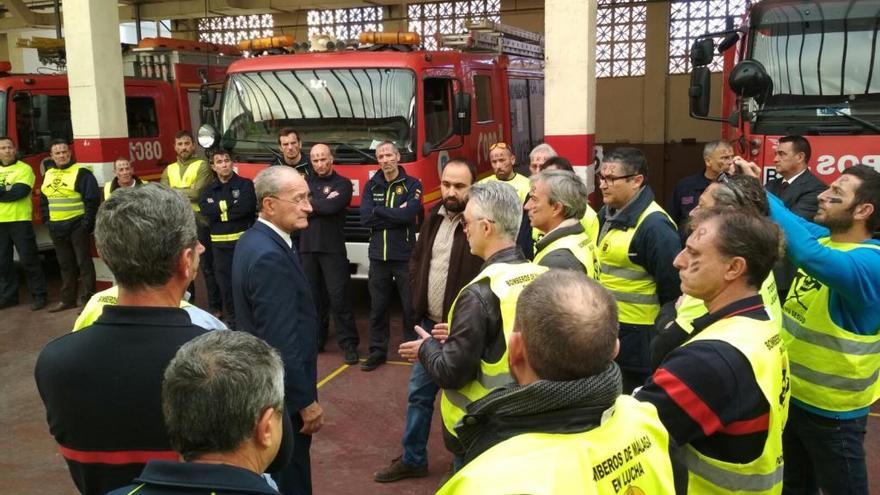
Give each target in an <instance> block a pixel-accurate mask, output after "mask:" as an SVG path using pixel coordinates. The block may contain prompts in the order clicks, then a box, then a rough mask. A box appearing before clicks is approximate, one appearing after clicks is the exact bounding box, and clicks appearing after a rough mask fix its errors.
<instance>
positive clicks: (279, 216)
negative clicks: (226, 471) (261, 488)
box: [232, 167, 324, 495]
mask: <svg viewBox="0 0 880 495" xmlns="http://www.w3.org/2000/svg"><path fill="white" fill-rule="evenodd" d="M254 186H255V189H256V193H257V210H258V211H259V218H258V219H257V222H256V223H255V224H254V226H253V227H251V228H250V229H249V230H248V231H247V232H245V234H244V235H243V236H242V237H241V238H240V239H239V240H238V244H237V245H236V247H235V255H234V257H233V260H232V287H233V294H232V297H233V300H234V302H235V315H236V325H237V326H238V328H239V329H240V330H244V331H246V332H249V333H252V334H254V335H256V336H257V337H260V338H262V339H263V340H265V341H266V342H268V343H269V344H271V345H272V346H273V347H275V348H276V349H278V352H279V353H280V354H281V358H282V360H283V361H284V402H285V408H286V409H287V410H288V411H289V412H290V417H291V420H292V422H293V426H294V431H295V432H297V433H296V435H295V438H294V450H293V458H292V459H291V462H290V464H289V465H288V466H287V467H286V468H283V469H282V470H281V472H280V473H278V475H277V479H278V484H279V487H280V489H281V493H284V494H296V495H308V494H311V493H312V482H311V466H310V460H309V446H310V445H311V435H312V434H313V433H316V432H317V431H318V430H320V429H321V426H322V425H323V424H324V411H323V410H322V409H321V406H320V405H319V404H318V401H317V398H318V392H317V386H316V385H317V361H318V355H317V354H318V347H317V342H316V339H317V328H318V320H317V316H316V313H315V304H314V302H313V300H312V291H311V286H310V284H309V281H308V279H307V278H306V274H305V272H304V271H303V268H302V265H300V261H299V254H298V253H297V252H296V248H295V247H294V246H293V243H292V241H291V237H290V234H291V233H292V232H294V231H297V230H302V229H304V228H306V227H307V226H308V216H309V213H311V212H312V207H311V205H310V203H309V187H308V185H306V181H305V179H303V178H302V177H301V176H300V175H299V173H297V172H296V170H294V169H292V168H288V167H269V168H267V169H265V170H263V171H262V172H260V173H259V174H258V175H257V177H256V179H255V180H254ZM296 412H299V414H295V413H296Z"/></svg>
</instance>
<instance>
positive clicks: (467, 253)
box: [409, 201, 483, 323]
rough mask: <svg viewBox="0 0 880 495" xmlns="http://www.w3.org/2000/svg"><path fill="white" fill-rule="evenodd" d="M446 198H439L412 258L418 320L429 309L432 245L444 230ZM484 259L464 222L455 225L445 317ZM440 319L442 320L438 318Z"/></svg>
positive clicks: (414, 301) (414, 313)
mask: <svg viewBox="0 0 880 495" xmlns="http://www.w3.org/2000/svg"><path fill="white" fill-rule="evenodd" d="M442 204H443V203H442V202H439V201H438V202H437V204H436V205H434V207H433V208H431V211H430V212H429V213H428V218H426V219H425V221H424V222H422V228H421V229H420V230H419V240H418V241H417V242H416V245H415V247H414V248H413V252H412V255H411V256H410V260H409V283H410V288H411V289H412V305H413V316H414V317H415V321H416V323H421V321H422V320H423V319H424V318H425V316H426V315H427V313H428V274H429V273H430V271H431V249H432V247H433V246H434V237H436V235H437V231H438V230H440V224H441V223H443V217H442V216H440V214H439V213H438V211H439V210H440V206H442ZM482 265H483V260H481V259H480V258H479V257H477V256H474V255H472V254H471V248H470V246H469V245H468V242H467V237H466V236H465V234H464V229H462V227H461V225H458V226H456V227H455V238H454V239H453V240H452V253H451V254H450V256H449V272H448V276H447V278H446V292H445V293H444V295H443V321H446V316H447V315H448V314H449V308H450V307H451V306H452V301H454V300H455V296H457V295H458V291H460V290H461V288H462V287H464V286H465V285H467V283H468V282H470V281H471V280H473V278H474V277H476V276H477V274H478V273H480V267H481V266H482ZM438 323H439V322H438Z"/></svg>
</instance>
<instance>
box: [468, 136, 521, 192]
mask: <svg viewBox="0 0 880 495" xmlns="http://www.w3.org/2000/svg"><path fill="white" fill-rule="evenodd" d="M489 162H490V163H491V165H492V171H493V172H494V174H493V175H490V176H488V177H486V178H484V179H482V180H481V181H480V182H478V183H477V184H479V183H481V182H483V183H485V182H488V181H492V180H499V181H501V182H505V183H507V184H510V185H511V186H513V188H514V189H516V194H517V195H518V196H519V199H520V201H522V203H523V204H525V202H526V196H528V194H529V188H530V187H531V184H529V179H528V178H527V177H526V176H524V175H520V174H518V173H516V171H515V170H514V169H513V166H514V165H515V164H516V155H514V154H513V148H511V147H510V145H508V144H507V143H505V142H497V143H495V144H493V145H491V146H489Z"/></svg>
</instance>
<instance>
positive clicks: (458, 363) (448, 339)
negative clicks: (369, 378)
mask: <svg viewBox="0 0 880 495" xmlns="http://www.w3.org/2000/svg"><path fill="white" fill-rule="evenodd" d="M469 195H470V199H468V204H467V206H466V207H465V210H464V213H463V216H462V224H463V225H464V229H465V234H466V235H467V239H468V244H469V245H470V249H471V253H472V254H475V255H477V256H479V257H480V258H482V259H483V260H484V261H485V263H484V264H483V268H482V271H481V272H480V273H479V274H478V275H477V276H476V277H475V278H474V280H473V281H471V282H470V283H469V284H467V285H465V286H464V288H462V289H461V291H459V293H458V296H457V297H456V299H455V302H453V303H452V308H451V309H450V310H449V318H448V322H449V324H448V327H446V326H445V325H439V326H436V327H434V328H433V329H430V331H431V332H432V334H433V337H432V336H431V335H428V334H427V333H426V332H425V331H424V330H423V329H422V328H421V327H417V329H416V330H417V331H418V332H419V335H420V336H421V338H420V339H419V340H415V341H412V342H404V343H403V344H401V345H400V355H401V357H403V358H404V359H407V360H408V361H410V362H414V361H416V360H418V361H419V362H420V363H421V365H422V366H423V367H424V368H425V372H426V373H427V374H428V375H429V376H430V377H431V378H432V379H433V380H434V383H436V384H437V386H439V387H440V388H442V389H443V395H442V396H441V398H440V410H441V417H442V418H443V440H444V442H445V444H446V448H447V449H448V450H449V451H450V452H452V454H453V456H454V458H453V465H454V468H455V469H456V470H458V469H460V468H461V466H462V464H463V462H464V454H465V453H464V450H463V448H462V444H461V442H460V440H459V439H458V437H457V434H456V433H455V427H456V425H457V424H458V423H459V421H460V420H461V419H462V418H463V417H464V415H465V410H466V408H467V406H468V404H470V403H471V402H473V401H475V400H477V399H480V398H481V397H484V396H485V395H486V394H488V393H489V392H491V391H492V390H494V389H496V388H499V387H501V386H504V385H507V384H508V383H510V382H511V381H512V380H513V379H512V378H511V377H510V372H509V369H508V365H507V349H508V347H507V342H508V340H509V339H510V334H511V332H512V331H513V320H514V310H515V308H516V301H517V297H519V294H520V292H522V290H523V288H525V287H526V286H527V285H528V284H529V283H530V282H531V281H532V280H534V279H535V278H536V277H537V276H538V275H539V274H541V273H543V272H545V271H547V269H546V268H545V267H542V266H538V265H535V264H533V263H531V262H529V260H527V259H526V258H525V257H524V256H523V254H522V252H521V251H520V249H519V248H518V247H517V246H516V244H515V243H514V238H515V236H516V233H517V230H518V229H519V226H520V215H522V209H521V208H520V205H521V204H522V203H520V201H519V197H518V195H517V194H516V192H515V191H514V189H513V188H512V187H511V186H509V185H507V184H505V183H504V182H499V181H492V182H488V183H485V184H476V185H474V186H473V187H472V188H471V190H470V193H469ZM447 329H448V331H447Z"/></svg>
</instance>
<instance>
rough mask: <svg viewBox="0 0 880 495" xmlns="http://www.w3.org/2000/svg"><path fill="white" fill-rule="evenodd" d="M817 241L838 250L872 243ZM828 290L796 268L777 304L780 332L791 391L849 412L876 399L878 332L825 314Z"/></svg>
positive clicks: (879, 361)
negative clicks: (857, 329) (858, 329)
mask: <svg viewBox="0 0 880 495" xmlns="http://www.w3.org/2000/svg"><path fill="white" fill-rule="evenodd" d="M819 242H820V243H821V244H822V245H824V246H826V247H829V248H832V249H837V250H839V251H849V250H852V249H856V248H868V249H880V247H878V246H875V245H872V244H858V243H840V242H833V241H832V240H831V239H830V238H827V237H826V238H823V239H820V240H819ZM830 297H831V291H830V289H829V288H828V287H827V286H826V285H825V284H823V283H822V282H820V281H819V280H817V279H815V278H813V277H811V276H809V275H807V274H806V273H805V272H804V271H803V270H798V274H797V277H795V280H794V282H793V283H792V284H791V289H789V291H788V296H787V297H786V299H785V304H784V305H783V311H784V312H785V315H784V319H783V327H784V331H783V333H782V335H783V337H784V338H785V341H786V344H787V345H788V353H789V356H790V357H791V373H792V377H791V394H792V397H794V398H795V399H797V400H799V401H801V402H804V403H806V404H809V405H811V406H814V407H817V408H820V409H824V410H826V411H840V412H847V411H854V410H856V409H862V408H866V407H868V406H870V405H871V404H873V403H874V402H875V401H877V399H880V380H878V375H880V332H878V333H877V334H875V335H859V334H856V333H853V332H850V331H847V330H846V329H844V328H842V327H840V326H838V325H837V324H835V323H834V321H833V320H832V319H831V314H830V312H829V308H828V301H829V298H830Z"/></svg>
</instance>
